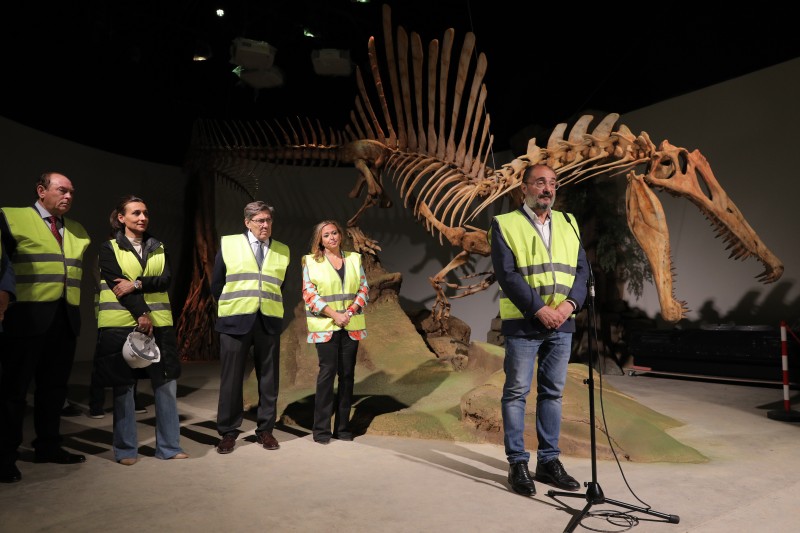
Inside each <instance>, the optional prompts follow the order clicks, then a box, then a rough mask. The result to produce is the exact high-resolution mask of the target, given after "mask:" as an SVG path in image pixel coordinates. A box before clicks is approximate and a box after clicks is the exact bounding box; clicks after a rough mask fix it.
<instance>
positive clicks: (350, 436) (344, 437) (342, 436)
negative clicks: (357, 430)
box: [333, 433, 353, 441]
mask: <svg viewBox="0 0 800 533" xmlns="http://www.w3.org/2000/svg"><path fill="white" fill-rule="evenodd" d="M333 438H334V439H336V440H346V441H351V440H353V434H352V433H339V434H338V435H334V436H333Z"/></svg>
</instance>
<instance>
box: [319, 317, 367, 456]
mask: <svg viewBox="0 0 800 533" xmlns="http://www.w3.org/2000/svg"><path fill="white" fill-rule="evenodd" d="M315 346H316V347H317V356H318V357H319V374H317V393H316V396H315V397H314V427H313V428H312V433H313V436H314V440H327V439H330V438H331V416H334V421H333V428H334V437H352V436H353V435H352V432H351V430H350V407H351V406H352V404H353V382H354V380H355V370H356V352H358V341H355V340H353V339H351V338H350V335H348V334H347V331H345V330H339V331H335V332H334V333H333V336H332V337H331V340H329V341H328V342H320V343H317V344H315ZM337 376H338V377H339V386H338V390H337V393H336V394H334V393H333V382H334V379H335V378H336V377H337Z"/></svg>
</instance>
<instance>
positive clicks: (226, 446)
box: [217, 433, 236, 453]
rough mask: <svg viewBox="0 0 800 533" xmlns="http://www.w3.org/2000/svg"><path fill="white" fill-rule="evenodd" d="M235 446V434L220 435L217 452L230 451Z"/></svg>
mask: <svg viewBox="0 0 800 533" xmlns="http://www.w3.org/2000/svg"><path fill="white" fill-rule="evenodd" d="M234 446H236V435H234V434H233V433H229V434H227V435H223V436H222V440H221V441H219V444H217V453H231V452H232V451H233V447H234Z"/></svg>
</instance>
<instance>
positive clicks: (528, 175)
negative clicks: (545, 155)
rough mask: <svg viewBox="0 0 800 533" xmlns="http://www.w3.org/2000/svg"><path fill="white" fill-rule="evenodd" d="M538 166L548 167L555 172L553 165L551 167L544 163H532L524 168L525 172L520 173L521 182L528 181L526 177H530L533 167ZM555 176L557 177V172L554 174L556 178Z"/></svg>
mask: <svg viewBox="0 0 800 533" xmlns="http://www.w3.org/2000/svg"><path fill="white" fill-rule="evenodd" d="M538 167H544V168H547V169H550V170H552V171H553V173H554V174H556V171H555V169H554V168H553V167H551V166H550V165H548V164H546V163H534V164H533V165H530V166H529V167H528V168H526V169H525V172H523V173H522V183H528V182H527V179H528V178H530V177H531V175H532V174H533V169H535V168H538ZM557 178H558V174H556V179H557Z"/></svg>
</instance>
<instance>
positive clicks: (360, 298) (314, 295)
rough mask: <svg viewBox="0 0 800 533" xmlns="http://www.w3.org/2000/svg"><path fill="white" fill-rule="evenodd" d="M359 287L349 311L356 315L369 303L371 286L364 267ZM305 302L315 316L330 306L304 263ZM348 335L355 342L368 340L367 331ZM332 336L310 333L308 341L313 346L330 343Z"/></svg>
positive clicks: (330, 332)
mask: <svg viewBox="0 0 800 533" xmlns="http://www.w3.org/2000/svg"><path fill="white" fill-rule="evenodd" d="M358 285H359V287H358V293H357V294H356V298H355V300H353V303H352V304H351V305H350V307H348V310H350V311H353V312H354V313H355V312H356V311H359V310H362V309H364V307H366V305H367V301H368V300H369V286H368V285H367V275H366V274H365V273H364V267H363V266H361V267H360V272H359V283H358ZM303 301H304V302H305V304H306V309H307V310H308V311H310V312H312V313H314V314H315V315H318V314H320V313H322V310H323V309H325V306H326V305H328V303H327V302H326V301H325V300H324V299H323V298H322V296H320V294H319V292H317V287H316V286H315V285H314V283H312V282H311V278H310V277H309V275H308V267H307V266H306V265H305V263H303ZM347 334H348V335H349V336H350V338H351V339H353V340H354V341H360V340H361V339H364V338H366V336H367V330H366V329H357V330H354V331H348V332H347ZM332 336H333V331H316V332H309V334H308V337H307V338H306V341H307V342H309V343H312V344H313V343H318V342H328V341H329V340H331V337H332Z"/></svg>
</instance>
